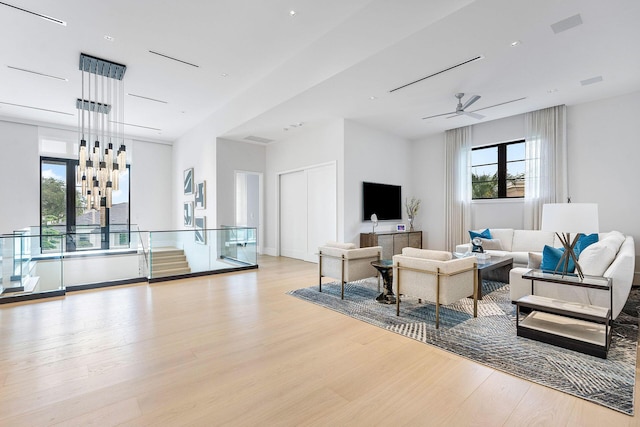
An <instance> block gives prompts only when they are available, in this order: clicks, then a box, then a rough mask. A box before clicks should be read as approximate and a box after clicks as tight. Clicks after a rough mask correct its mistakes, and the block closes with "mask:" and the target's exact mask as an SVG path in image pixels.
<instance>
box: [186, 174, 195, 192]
mask: <svg viewBox="0 0 640 427" xmlns="http://www.w3.org/2000/svg"><path fill="white" fill-rule="evenodd" d="M193 191H194V185H193V168H189V169H186V170H185V171H184V194H185V195H187V194H193Z"/></svg>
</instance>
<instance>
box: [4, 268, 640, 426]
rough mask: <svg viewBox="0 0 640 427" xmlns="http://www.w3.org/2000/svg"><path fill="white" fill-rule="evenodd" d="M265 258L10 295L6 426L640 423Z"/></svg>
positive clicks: (312, 271)
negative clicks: (439, 344) (154, 280)
mask: <svg viewBox="0 0 640 427" xmlns="http://www.w3.org/2000/svg"><path fill="white" fill-rule="evenodd" d="M259 263H260V268H259V269H258V270H254V271H250V272H241V273H233V274H226V275H218V276H209V277H205V278H193V279H187V280H180V281H174V282H165V283H158V284H153V285H146V284H144V285H136V286H127V287H118V288H113V289H106V290H95V291H84V292H75V293H70V294H68V295H67V296H66V297H65V298H60V299H53V300H42V301H39V302H31V303H19V304H12V305H4V306H1V307H0V384H1V385H2V387H1V392H0V425H1V426H22V425H34V426H47V425H65V426H67V425H97V426H110V425H130V426H142V425H144V426H147V425H148V426H165V425H168V426H173V425H189V426H200V425H201V426H212V425H234V426H235V425H238V426H254V425H265V426H267V425H269V426H270V425H331V426H341V425H364V426H368V425H393V426H399V425H415V426H431V425H446V426H465V425H477V426H502V425H505V426H517V425H550V426H564V425H569V426H627V425H629V426H631V425H640V423H639V422H638V417H629V416H626V415H623V414H620V413H618V412H615V411H612V410H609V409H606V408H603V407H601V406H598V405H595V404H592V403H589V402H586V401H583V400H581V399H577V398H574V397H571V396H569V395H566V394H563V393H560V392H557V391H554V390H551V389H548V388H545V387H542V386H539V385H536V384H532V383H529V382H527V381H524V380H520V379H518V378H515V377H512V376H510V375H507V374H504V373H502V372H499V371H495V370H493V369H490V368H487V367H485V366H482V365H479V364H477V363H473V362H471V361H468V360H466V359H463V358H461V357H458V356H455V355H452V354H449V353H446V352H444V351H441V350H439V349H436V348H433V347H430V346H427V345H424V344H420V343H418V342H415V341H413V340H411V339H408V338H404V337H402V336H400V335H397V334H394V333H392V332H387V331H385V330H382V329H379V328H377V327H374V326H371V325H369V324H366V323H363V322H360V321H357V320H354V319H352V318H349V317H346V316H343V315H341V314H339V313H336V312H333V311H331V310H328V309H325V308H321V307H318V306H315V305H313V304H310V303H308V302H304V301H301V300H299V299H297V298H293V297H290V296H288V295H286V294H285V292H286V291H288V290H292V289H297V288H300V287H304V286H311V285H314V284H316V282H317V276H316V274H317V273H316V269H317V266H316V265H315V264H310V263H305V262H300V261H295V260H291V259H286V258H274V257H261V258H260V259H259ZM637 396H638V393H636V399H637ZM636 405H637V402H636Z"/></svg>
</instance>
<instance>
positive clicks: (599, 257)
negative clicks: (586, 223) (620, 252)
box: [578, 240, 617, 276]
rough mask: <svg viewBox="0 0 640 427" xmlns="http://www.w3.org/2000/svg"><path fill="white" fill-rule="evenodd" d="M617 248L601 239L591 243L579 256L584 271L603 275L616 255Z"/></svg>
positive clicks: (590, 274)
mask: <svg viewBox="0 0 640 427" xmlns="http://www.w3.org/2000/svg"><path fill="white" fill-rule="evenodd" d="M616 253H617V250H614V249H612V245H608V244H607V242H605V241H604V240H601V241H599V242H596V243H594V244H592V245H589V246H588V247H587V248H586V249H585V250H584V251H582V252H581V253H580V256H579V257H578V263H579V264H580V267H581V268H582V272H583V273H584V274H585V275H587V276H602V275H603V274H604V272H605V271H607V268H609V266H610V265H611V263H612V262H613V260H614V259H615V257H616Z"/></svg>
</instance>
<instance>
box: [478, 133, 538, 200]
mask: <svg viewBox="0 0 640 427" xmlns="http://www.w3.org/2000/svg"><path fill="white" fill-rule="evenodd" d="M524 168H525V142H524V141H513V142H505V143H502V144H496V145H491V146H488V147H478V148H474V149H473V150H472V151H471V188H472V199H474V200H477V199H503V198H522V197H524Z"/></svg>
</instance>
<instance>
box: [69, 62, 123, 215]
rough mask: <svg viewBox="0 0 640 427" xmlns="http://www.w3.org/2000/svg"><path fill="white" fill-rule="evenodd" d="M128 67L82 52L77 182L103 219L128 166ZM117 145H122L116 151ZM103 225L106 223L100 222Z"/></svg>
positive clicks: (88, 206) (78, 104)
mask: <svg viewBox="0 0 640 427" xmlns="http://www.w3.org/2000/svg"><path fill="white" fill-rule="evenodd" d="M126 70H127V67H126V66H125V65H122V64H117V63H115V62H111V61H107V60H105V59H100V58H96V57H93V56H90V55H87V54H84V53H81V54H80V71H82V98H81V99H78V100H76V108H77V109H78V111H79V113H78V137H79V139H80V144H79V152H78V169H77V183H78V185H79V186H81V189H82V196H83V197H84V198H85V200H86V201H87V205H86V208H87V209H95V210H99V211H100V213H101V222H104V221H105V218H106V209H110V208H111V206H112V202H113V191H118V190H119V188H120V174H122V173H123V172H125V171H126V170H127V147H126V146H125V143H124V84H123V81H122V79H123V78H124V74H125V72H126ZM114 146H116V147H117V146H119V148H118V151H117V152H116V153H114V149H113V147H114ZM101 225H102V226H103V227H105V226H106V224H101Z"/></svg>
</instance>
